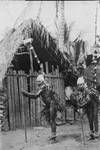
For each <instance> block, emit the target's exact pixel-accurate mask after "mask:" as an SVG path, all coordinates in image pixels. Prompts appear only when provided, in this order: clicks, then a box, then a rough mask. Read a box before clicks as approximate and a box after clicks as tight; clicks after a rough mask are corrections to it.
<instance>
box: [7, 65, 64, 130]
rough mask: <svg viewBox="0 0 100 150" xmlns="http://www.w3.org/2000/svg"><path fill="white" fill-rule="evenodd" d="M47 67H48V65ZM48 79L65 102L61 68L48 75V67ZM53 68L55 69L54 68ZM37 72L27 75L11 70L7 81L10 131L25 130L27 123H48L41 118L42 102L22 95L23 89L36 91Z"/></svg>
mask: <svg viewBox="0 0 100 150" xmlns="http://www.w3.org/2000/svg"><path fill="white" fill-rule="evenodd" d="M46 66H47V65H46ZM46 68H47V69H46V75H45V77H46V79H47V81H48V82H49V83H50V85H51V86H52V87H53V88H54V90H55V91H56V92H57V93H58V94H59V96H60V98H61V100H62V101H64V79H63V76H62V74H61V73H59V68H58V67H57V68H56V69H55V70H53V69H52V72H51V73H48V67H46ZM52 68H53V67H52ZM36 77H37V72H34V73H30V74H29V75H27V74H25V72H23V71H17V72H16V71H14V70H9V71H8V73H7V75H6V79H7V97H8V98H7V99H8V116H9V117H8V124H9V129H10V130H15V129H17V128H23V127H24V125H25V121H26V126H27V127H31V126H41V125H44V124H45V123H46V122H45V120H44V119H43V118H41V113H40V112H41V110H42V106H43V104H42V101H41V99H40V98H38V99H36V100H35V99H33V100H31V99H29V98H26V97H23V95H22V94H21V88H24V89H25V90H28V91H32V90H33V91H34V92H35V91H36V89H37V87H36V83H35V80H36Z"/></svg>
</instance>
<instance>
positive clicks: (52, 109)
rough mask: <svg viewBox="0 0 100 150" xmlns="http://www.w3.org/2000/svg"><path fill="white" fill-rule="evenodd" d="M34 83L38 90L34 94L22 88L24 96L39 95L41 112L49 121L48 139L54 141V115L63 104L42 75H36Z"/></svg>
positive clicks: (34, 96) (32, 96)
mask: <svg viewBox="0 0 100 150" xmlns="http://www.w3.org/2000/svg"><path fill="white" fill-rule="evenodd" d="M36 83H37V85H38V87H39V90H38V92H37V93H36V94H34V93H33V92H32V93H29V92H27V91H25V90H22V94H23V95H24V96H27V97H30V98H34V99H36V98H38V97H40V96H41V98H42V101H43V103H44V104H45V106H44V109H43V110H42V114H44V115H45V117H46V120H47V121H49V122H50V125H51V137H50V140H51V141H52V143H53V142H55V141H56V117H57V111H60V112H61V111H63V105H62V104H60V99H59V97H58V95H57V94H56V93H55V92H54V91H53V89H52V88H51V87H50V85H49V84H48V83H46V81H45V79H44V75H43V74H40V75H38V77H37V79H36Z"/></svg>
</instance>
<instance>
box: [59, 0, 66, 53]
mask: <svg viewBox="0 0 100 150" xmlns="http://www.w3.org/2000/svg"><path fill="white" fill-rule="evenodd" d="M64 24H65V18H64V1H59V3H58V25H59V39H58V45H59V46H58V47H59V50H60V51H61V52H63V51H64Z"/></svg>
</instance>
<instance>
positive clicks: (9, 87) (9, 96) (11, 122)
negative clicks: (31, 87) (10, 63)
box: [7, 70, 13, 130]
mask: <svg viewBox="0 0 100 150" xmlns="http://www.w3.org/2000/svg"><path fill="white" fill-rule="evenodd" d="M9 74H10V70H9V72H8V76H7V89H8V90H7V91H8V107H9V108H8V109H9V128H10V130H13V113H12V112H13V111H12V100H11V81H10V80H11V76H9Z"/></svg>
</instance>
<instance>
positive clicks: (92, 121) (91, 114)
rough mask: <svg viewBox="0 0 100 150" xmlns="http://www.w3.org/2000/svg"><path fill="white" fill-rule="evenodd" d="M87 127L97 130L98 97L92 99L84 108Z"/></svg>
mask: <svg viewBox="0 0 100 150" xmlns="http://www.w3.org/2000/svg"><path fill="white" fill-rule="evenodd" d="M86 113H87V117H88V120H89V127H90V130H91V131H92V132H94V131H96V132H98V99H93V100H92V101H91V102H90V103H89V104H88V106H87V109H86Z"/></svg>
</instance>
